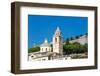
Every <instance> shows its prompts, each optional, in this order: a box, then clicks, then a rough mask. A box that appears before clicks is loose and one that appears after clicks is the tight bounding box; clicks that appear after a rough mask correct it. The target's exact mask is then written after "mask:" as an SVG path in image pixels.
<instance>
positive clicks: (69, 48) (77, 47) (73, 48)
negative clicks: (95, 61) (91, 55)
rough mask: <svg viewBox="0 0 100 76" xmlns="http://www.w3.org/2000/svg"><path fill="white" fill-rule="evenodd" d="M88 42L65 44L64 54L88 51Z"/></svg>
mask: <svg viewBox="0 0 100 76" xmlns="http://www.w3.org/2000/svg"><path fill="white" fill-rule="evenodd" d="M87 48H88V47H87V44H85V45H81V44H80V43H78V42H75V43H69V44H67V45H66V44H65V45H64V46H63V52H64V54H78V53H85V52H87Z"/></svg>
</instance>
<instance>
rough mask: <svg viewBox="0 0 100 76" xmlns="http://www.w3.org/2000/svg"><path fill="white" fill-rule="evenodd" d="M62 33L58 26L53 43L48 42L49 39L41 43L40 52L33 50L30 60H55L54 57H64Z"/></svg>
mask: <svg viewBox="0 0 100 76" xmlns="http://www.w3.org/2000/svg"><path fill="white" fill-rule="evenodd" d="M62 42H63V41H62V35H61V31H60V29H59V27H57V29H56V31H55V33H54V35H53V38H52V45H53V47H51V45H50V44H49V43H48V41H47V39H45V41H44V42H43V44H41V45H40V51H39V52H33V53H31V54H29V60H30V61H43V60H53V59H56V60H58V59H60V60H61V59H63V58H62V55H63V43H62Z"/></svg>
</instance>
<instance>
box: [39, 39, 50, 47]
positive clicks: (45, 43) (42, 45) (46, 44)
mask: <svg viewBox="0 0 100 76" xmlns="http://www.w3.org/2000/svg"><path fill="white" fill-rule="evenodd" d="M45 46H46V47H47V46H48V47H50V44H49V43H48V40H47V39H45V41H44V43H43V44H41V45H40V47H45Z"/></svg>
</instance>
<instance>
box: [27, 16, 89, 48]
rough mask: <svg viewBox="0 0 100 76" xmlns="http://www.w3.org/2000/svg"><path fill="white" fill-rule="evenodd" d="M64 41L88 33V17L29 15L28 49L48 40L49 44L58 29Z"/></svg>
mask: <svg viewBox="0 0 100 76" xmlns="http://www.w3.org/2000/svg"><path fill="white" fill-rule="evenodd" d="M57 26H58V27H59V28H60V30H61V32H62V36H63V38H64V39H66V38H70V37H72V36H76V35H81V34H85V33H87V32H88V17H74V16H72V17H71V16H50V15H47V16H46V15H28V47H29V48H31V47H32V46H33V45H39V44H41V43H43V42H44V39H45V38H47V39H48V41H49V43H50V42H51V41H52V36H53V34H54V32H55V30H56V28H57Z"/></svg>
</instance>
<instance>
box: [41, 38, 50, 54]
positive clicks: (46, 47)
mask: <svg viewBox="0 0 100 76" xmlns="http://www.w3.org/2000/svg"><path fill="white" fill-rule="evenodd" d="M40 52H51V46H50V44H49V43H48V41H47V39H45V41H44V43H43V44H41V45H40Z"/></svg>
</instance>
